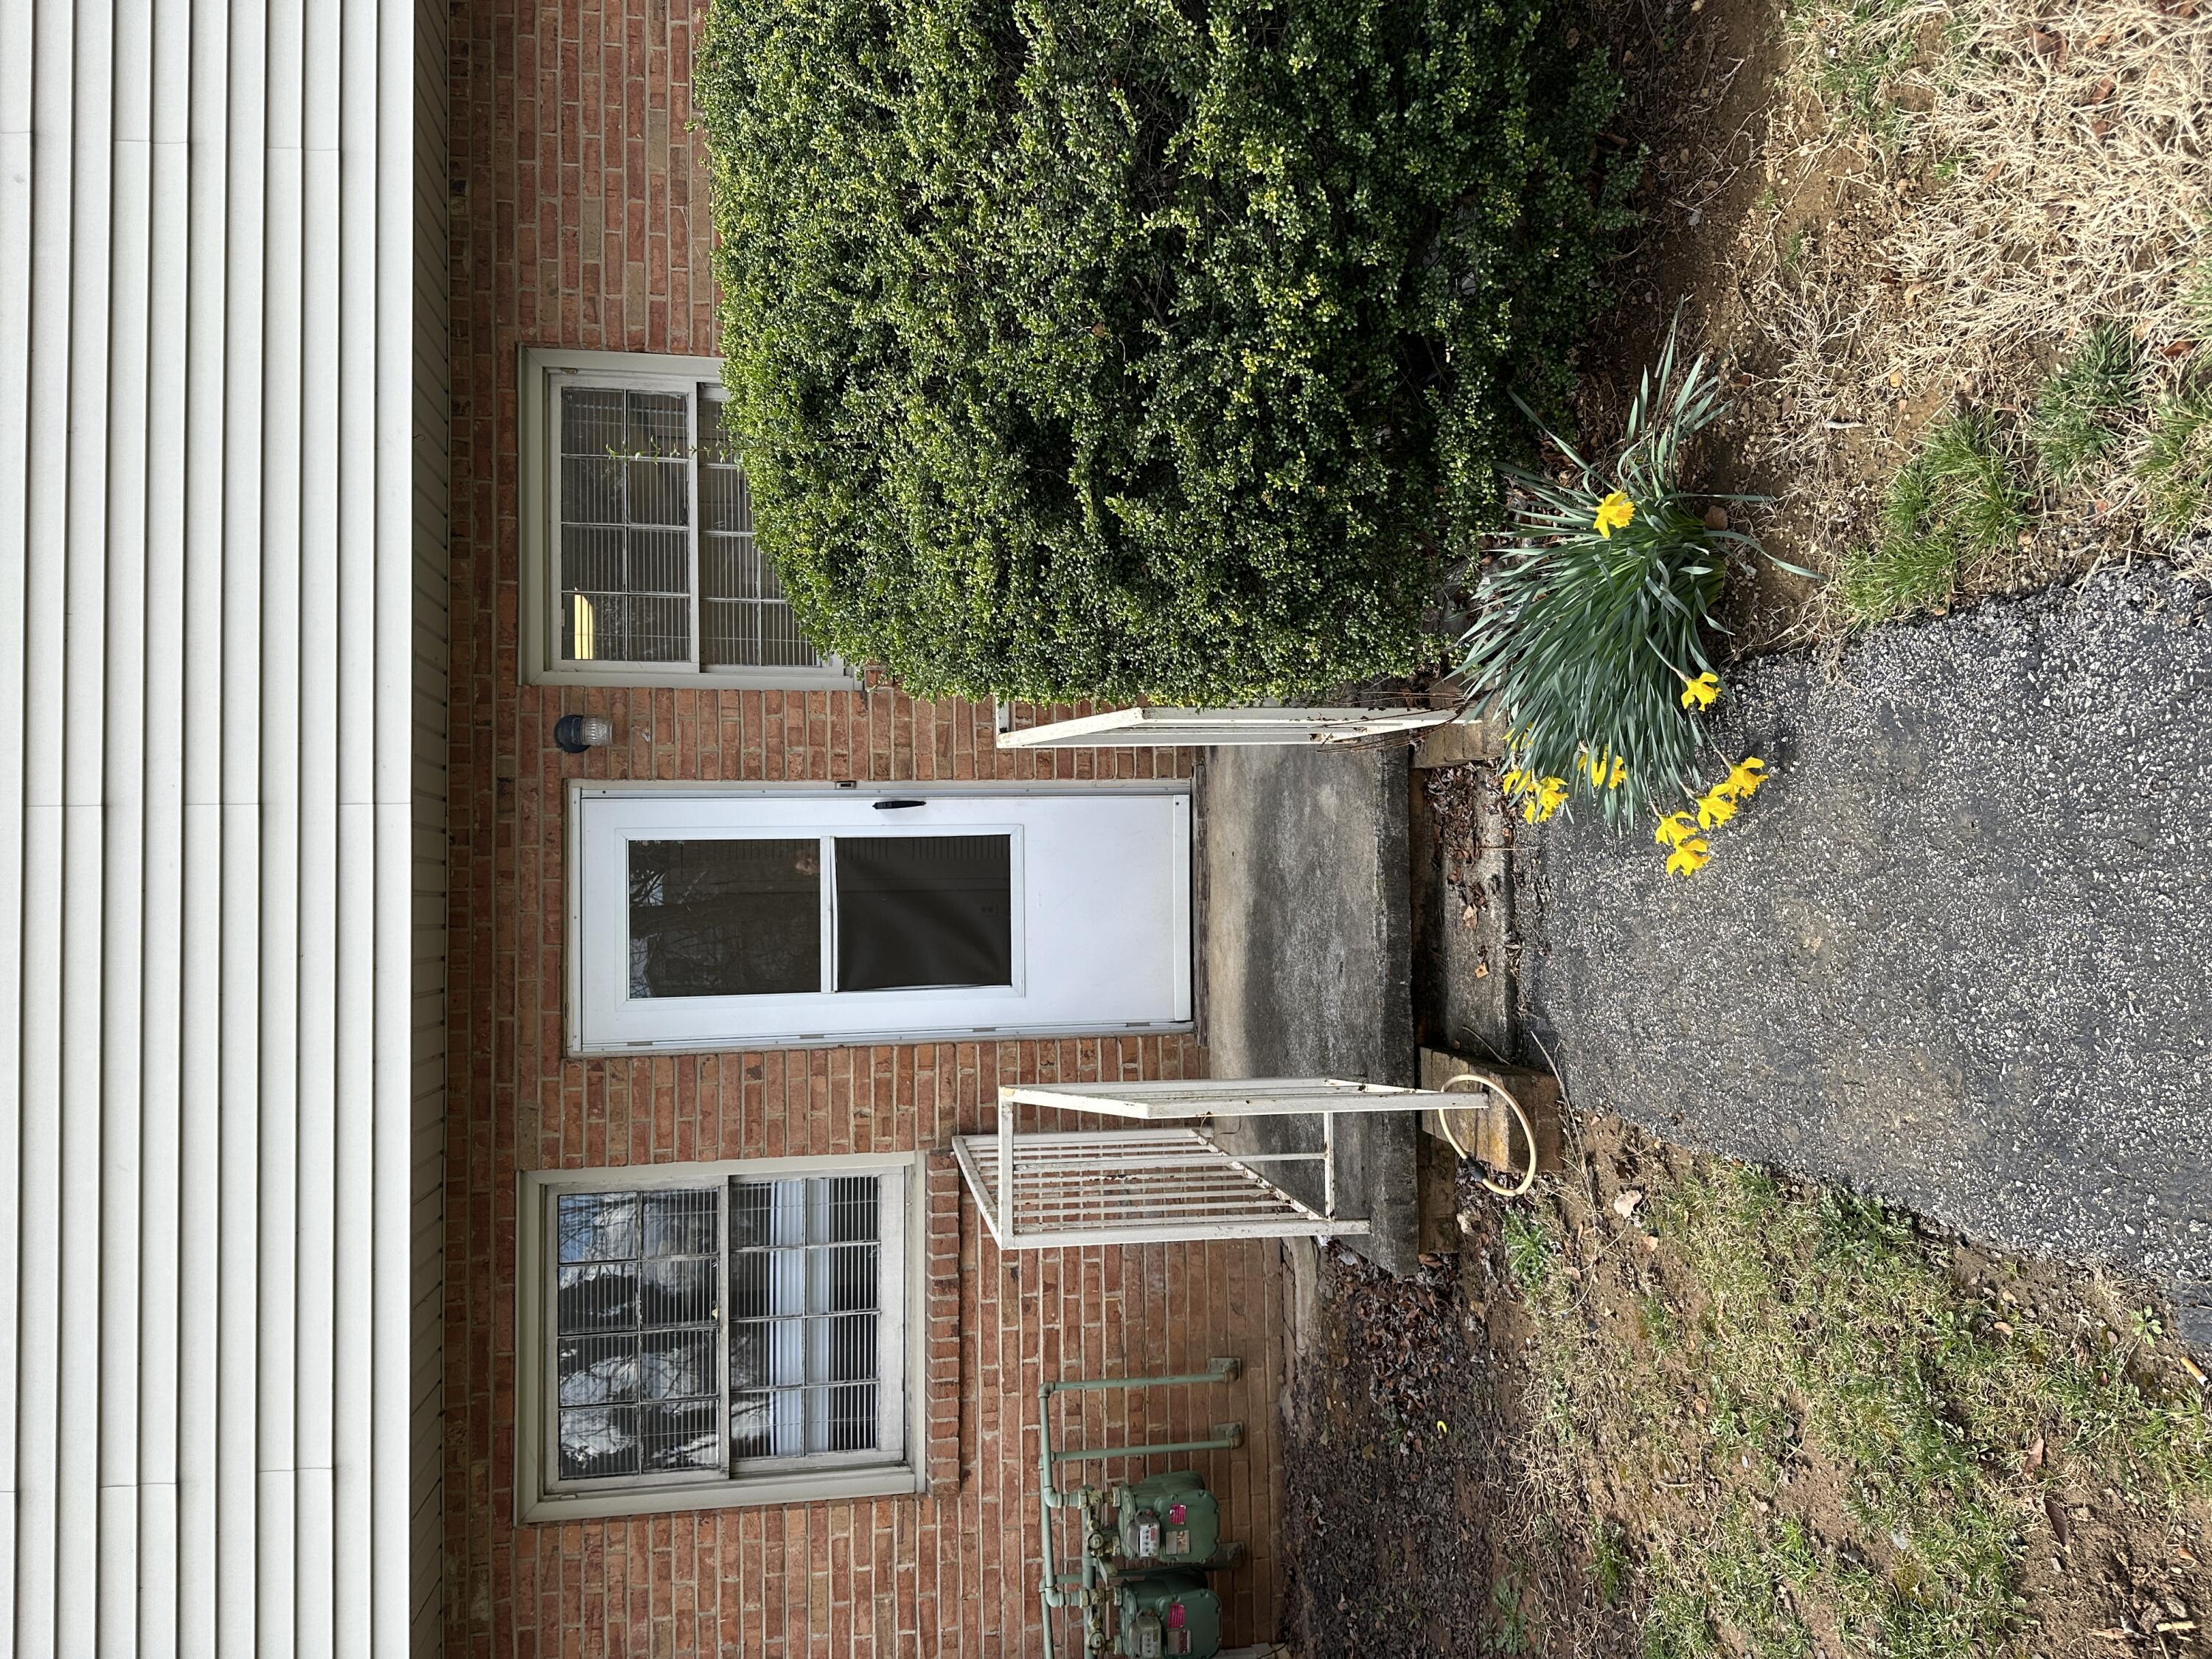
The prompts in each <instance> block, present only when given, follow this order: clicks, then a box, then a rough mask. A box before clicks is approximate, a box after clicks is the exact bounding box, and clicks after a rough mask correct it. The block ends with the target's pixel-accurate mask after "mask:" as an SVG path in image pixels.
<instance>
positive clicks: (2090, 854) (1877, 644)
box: [1516, 566, 2212, 1344]
mask: <svg viewBox="0 0 2212 1659" xmlns="http://www.w3.org/2000/svg"><path fill="white" fill-rule="evenodd" d="M1714 724H1715V728H1716V731H1717V733H1718V735H1719V738H1720V746H1721V750H1722V751H1723V754H1724V755H1725V756H1726V757H1729V758H1734V757H1735V756H1738V755H1741V754H1744V753H1747V752H1748V753H1755V754H1758V755H1761V756H1764V757H1766V760H1767V762H1768V765H1769V768H1770V772H1769V776H1770V778H1771V783H1770V785H1769V787H1766V788H1765V790H1764V791H1763V792H1762V793H1760V794H1759V797H1758V798H1757V799H1756V800H1754V801H1753V802H1752V803H1751V804H1750V805H1748V806H1747V808H1746V809H1745V811H1743V813H1742V814H1741V816H1740V817H1738V818H1737V819H1736V820H1735V823H1731V824H1729V825H1728V826H1727V827H1725V828H1723V829H1717V830H1716V831H1714V832H1713V833H1712V835H1711V837H1710V839H1711V846H1712V854H1713V856H1712V861H1711V864H1710V865H1709V866H1707V867H1706V868H1705V870H1703V871H1702V872H1699V873H1698V874H1697V875H1695V876H1693V877H1690V878H1680V877H1672V878H1670V877H1668V876H1667V875H1666V874H1664V873H1663V868H1662V860H1663V854H1662V852H1661V849H1659V848H1656V847H1655V846H1654V845H1653V844H1652V842H1651V841H1650V836H1649V830H1648V829H1645V830H1643V831H1640V832H1638V833H1636V834H1633V835H1632V836H1627V837H1625V838H1622V839H1619V840H1616V839H1613V837H1611V836H1608V835H1607V833H1606V832H1605V830H1604V829H1603V828H1602V826H1601V824H1599V823H1596V822H1595V820H1594V818H1590V817H1585V818H1583V820H1581V821H1580V822H1575V823H1568V822H1565V821H1560V822H1557V823H1553V825H1549V826H1547V827H1546V828H1545V829H1541V830H1540V831H1534V832H1531V831H1525V830H1524V831H1523V832H1522V839H1521V842H1520V845H1519V847H1518V848H1517V849H1516V886H1517V888H1518V890H1519V891H1518V896H1517V902H1516V911H1517V915H1518V917H1519V920H1520V924H1521V927H1522V935H1523V939H1524V947H1523V951H1522V960H1521V996H1522V1004H1523V1012H1524V1016H1525V1018H1527V1019H1528V1022H1529V1023H1530V1025H1531V1027H1532V1028H1533V1029H1534V1031H1535V1032H1536V1033H1537V1034H1538V1035H1539V1036H1541V1038H1542V1041H1543V1042H1544V1044H1545V1046H1546V1047H1547V1048H1548V1050H1549V1051H1550V1053H1551V1054H1552V1055H1553V1058H1554V1059H1555V1060H1556V1061H1557V1063H1558V1064H1559V1067H1560V1070H1561V1072H1562V1073H1563V1075H1564V1077H1565V1084H1566V1087H1567V1089H1568V1091H1569V1092H1570V1094H1571V1097H1573V1099H1574V1100H1575V1102H1576V1103H1577V1104H1578V1105H1579V1106H1582V1107H1583V1108H1585V1109H1589V1108H1599V1109H1605V1110H1608V1111H1613V1112H1618V1113H1620V1114H1621V1115H1624V1116H1626V1117H1628V1118H1630V1119H1632V1120H1635V1121H1641V1122H1644V1123H1645V1124H1647V1125H1650V1126H1651V1127H1654V1128H1656V1129H1657V1130H1659V1131H1660V1132H1661V1133H1665V1134H1667V1135H1669V1136H1670V1137H1672V1138H1673V1139H1677V1140H1684V1141H1688V1142H1692V1143H1694V1144H1699V1145H1703V1146H1708V1147H1711V1149H1713V1150H1716V1151H1718V1152H1724V1153H1728V1154H1730V1155H1733V1156H1736V1157H1741V1158H1754V1159H1759V1160H1762V1161H1765V1162H1768V1163H1771V1164H1777V1165H1780V1166H1784V1167H1787V1168H1790V1169H1793V1170H1799V1171H1802V1172H1803V1173H1805V1174H1808V1175H1810V1176H1816V1177H1819V1178H1821V1179H1826V1180H1836V1179H1842V1180H1845V1181H1848V1182H1850V1183H1851V1184H1853V1185H1854V1186H1856V1187H1857V1188H1860V1189H1861V1190H1863V1191H1869V1192H1872V1193H1875V1194H1881V1195H1882V1196H1884V1197H1887V1198H1889V1199H1891V1200H1896V1201H1899V1202H1901V1203H1904V1204H1905V1205H1908V1206H1911V1207H1912V1208H1913V1209H1916V1210H1918V1211H1920V1212H1923V1213H1926V1214H1928V1215H1929V1216H1931V1217H1934V1218H1936V1219H1938V1220H1940V1221H1942V1222H1944V1223H1946V1224H1948V1225H1953V1226H1955V1227H1957V1228H1960V1229H1961V1230H1963V1231H1967V1232H1970V1233H1972V1234H1974V1235H1977V1236H1978V1237H1982V1238H1984V1239H1989V1240H1992V1241H1995V1242H1996V1243H2002V1244H2005V1245H2008V1246H2011V1247H2014V1248H2020V1249H2033V1250H2048V1251H2057V1252H2062V1253H2065V1254H2068V1255H2086V1256H2090V1257H2094V1258H2101V1259H2105V1260H2107V1261H2113V1262H2115V1263H2118V1264H2124V1265H2125V1266H2128V1267H2134V1268H2136V1269H2140V1270H2144V1271H2148V1273H2151V1274H2153V1275H2154V1276H2155V1277H2157V1278H2159V1279H2161V1280H2162V1281H2164V1282H2165V1284H2166V1286H2167V1287H2168V1289H2169V1291H2171V1293H2172V1296H2173V1297H2174V1299H2175V1303H2176V1305H2177V1309H2178V1310H2179V1312H2180V1314H2181V1318H2182V1324H2183V1329H2184V1332H2185V1334H2186V1335H2187V1336H2188V1337H2189V1338H2190V1339H2191V1340H2192V1341H2195V1342H2197V1343H2203V1344H2212V1079H2208V1075H2207V1073H2208V1066H2207V1060H2208V1043H2212V931H2208V928H2207V926H2206V916H2207V902H2208V897H2209V896H2212V823H2208V817H2209V816H2212V814H2208V807H2212V589H2208V588H2207V587H2205V586H2200V585H2197V584H2194V583H2191V582H2190V581H2188V580H2184V579H2183V578H2181V577H2179V576H2178V575H2176V574H2173V573H2172V571H2171V570H2170V569H2168V568H2166V567H2164V566H2150V567H2139V568H2136V570H2134V571H2132V572H2107V573H2105V574H2100V575H2099V576H2096V577H2093V578H2092V579H2091V580H2089V581H2087V583H2086V584H2084V585H2083V586H2080V587H2078V588H2070V589H2055V590H2051V591H2050V592H2044V593H2039V594H2037V595H2035V596H2033V597H2031V598H2027V599H2019V600H2008V601H2002V602H1993V603H1988V604H1984V605H1977V606H1974V607H1972V608H1971V609H1968V610H1966V611H1960V612H1959V613H1957V614H1955V615H1953V616H1950V617H1944V618H1940V619H1936V620H1931V621H1927V622H1923V623H1916V624H1906V625H1899V626H1893V627H1888V628H1882V629H1875V630H1873V631H1872V632H1870V633H1869V634H1867V635H1863V637H1862V638H1860V639H1859V640H1857V641H1855V642H1853V643H1852V644H1851V645H1850V646H1849V647H1847V648H1846V649H1844V652H1843V653H1842V654H1841V656H1840V658H1839V659H1838V658H1831V659H1828V660H1826V661H1825V662H1823V661H1820V660H1816V659H1811V658H1808V657H1806V656H1803V655H1793V656H1785V657H1778V658H1773V659H1766V660H1765V661H1762V662H1759V663H1758V664H1756V665H1747V666H1746V667H1745V668H1743V669H1741V670H1740V671H1737V672H1736V673H1735V674H1734V675H1732V676H1730V677H1729V681H1728V688H1727V695H1726V696H1723V699H1722V700H1721V702H1720V703H1719V704H1718V705H1717V706H1716V708H1715V710H1714ZM1713 771H1714V775H1716V776H1717V775H1718V773H1719V766H1718V764H1716V766H1715V767H1714V769H1713ZM1532 853H1533V854H1534V855H1533V856H1531V854H1532Z"/></svg>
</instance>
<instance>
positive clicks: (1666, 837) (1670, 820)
mask: <svg viewBox="0 0 2212 1659" xmlns="http://www.w3.org/2000/svg"><path fill="white" fill-rule="evenodd" d="M1697 833H1698V830H1697V826H1696V825H1695V824H1693V823H1691V822H1690V815H1689V814H1688V813H1687V812H1669V813H1668V815H1667V816H1666V817H1663V818H1662V819H1660V820H1659V825H1658V828H1656V829H1654V830H1652V832H1651V839H1652V840H1654V841H1656V842H1658V843H1659V844H1660V845H1661V846H1662V847H1668V848H1674V847H1680V845H1681V844H1682V843H1683V842H1686V841H1688V840H1690V839H1692V837H1693V836H1696V834H1697Z"/></svg>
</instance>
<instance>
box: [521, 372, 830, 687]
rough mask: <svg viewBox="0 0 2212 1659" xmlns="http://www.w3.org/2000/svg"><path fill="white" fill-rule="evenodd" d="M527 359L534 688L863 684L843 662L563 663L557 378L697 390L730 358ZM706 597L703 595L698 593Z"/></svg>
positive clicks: (524, 638) (530, 673)
mask: <svg viewBox="0 0 2212 1659" xmlns="http://www.w3.org/2000/svg"><path fill="white" fill-rule="evenodd" d="M517 356H519V358H520V366H521V367H520V372H521V386H520V402H519V403H518V404H517V416H518V420H519V425H520V431H519V441H518V442H517V445H516V453H515V463H516V466H515V478H516V483H517V494H516V507H517V510H518V512H519V513H520V519H521V525H520V528H521V540H522V568H521V570H520V605H521V625H520V629H519V630H518V631H519V632H520V635H521V639H520V647H521V648H520V651H519V652H518V653H517V656H518V658H519V659H520V668H521V673H522V682H523V684H526V685H623V686H631V685H635V686H675V687H682V688H685V689H688V690H706V691H712V690H786V691H850V690H856V689H857V688H858V687H859V685H860V682H859V681H858V680H857V679H855V678H854V677H853V675H852V674H851V673H850V672H849V671H847V669H846V668H845V666H844V665H842V663H839V662H836V660H835V659H832V660H830V661H829V662H826V663H824V664H823V665H821V666H819V667H816V668H693V667H690V666H689V665H684V664H680V663H679V664H676V665H663V664H657V663H608V664H605V665H600V666H587V665H583V664H579V663H571V662H563V661H562V660H561V656H560V652H559V650H558V647H556V644H555V641H556V640H557V639H558V638H559V637H560V635H559V629H560V620H559V617H558V616H557V615H556V611H557V602H558V599H559V597H560V595H559V591H558V588H557V586H556V584H555V582H554V580H553V490H554V489H555V488H556V477H557V475H558V471H559V469H558V467H557V465H556V460H555V457H554V453H553V441H554V432H553V422H552V418H551V410H552V407H553V385H554V381H555V379H556V377H563V378H565V377H568V376H571V375H591V376H594V377H610V378H612V379H616V380H620V381H621V382H622V383H623V385H625V386H638V387H641V388H643V389H647V390H651V389H655V388H656V384H657V383H658V384H659V386H660V387H661V388H663V389H667V390H687V389H689V388H691V387H696V386H697V385H698V384H699V383H700V382H701V381H702V380H714V381H719V380H720V379H721V378H722V360H721V359H720V357H682V356H666V355H664V354H661V353H658V352H644V351H568V350H556V349H549V348H545V347H540V346H525V347H523V348H522V349H521V350H520V352H519V353H518V354H517ZM695 597H696V596H695Z"/></svg>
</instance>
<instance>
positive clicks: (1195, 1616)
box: [1037, 1358, 1244, 1659]
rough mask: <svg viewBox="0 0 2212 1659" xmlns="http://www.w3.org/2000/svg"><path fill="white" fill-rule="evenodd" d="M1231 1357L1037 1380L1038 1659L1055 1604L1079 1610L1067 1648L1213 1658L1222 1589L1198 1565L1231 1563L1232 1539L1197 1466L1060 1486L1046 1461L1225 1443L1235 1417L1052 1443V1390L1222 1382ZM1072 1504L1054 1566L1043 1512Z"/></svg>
mask: <svg viewBox="0 0 2212 1659" xmlns="http://www.w3.org/2000/svg"><path fill="white" fill-rule="evenodd" d="M1239 1369H1240V1368H1239V1366H1238V1364H1237V1361H1236V1360H1235V1359H1233V1358H1231V1359H1217V1360H1215V1361H1213V1363H1212V1364H1210V1365H1209V1366H1207V1367H1206V1370H1203V1371H1193V1372H1188V1373H1184V1374H1182V1375H1179V1376H1115V1377H1075V1378H1069V1379H1067V1380H1065V1381H1062V1382H1058V1383H1046V1384H1045V1385H1044V1386H1043V1387H1042V1388H1041V1389H1038V1391H1037V1409H1038V1416H1039V1425H1040V1429H1041V1433H1040V1434H1039V1436H1038V1449H1037V1485H1038V1492H1037V1500H1038V1504H1039V1508H1040V1510H1041V1516H1040V1518H1041V1519H1042V1522H1043V1546H1044V1551H1043V1553H1044V1562H1043V1567H1044V1571H1043V1572H1042V1575H1041V1577H1040V1580H1039V1583H1038V1589H1039V1593H1040V1595H1041V1598H1042V1601H1043V1603H1044V1606H1043V1613H1044V1644H1043V1645H1044V1659H1054V1613H1055V1612H1058V1611H1060V1610H1065V1611H1066V1613H1068V1614H1071V1615H1073V1617H1074V1620H1077V1621H1079V1629H1080V1631H1081V1642H1080V1646H1079V1648H1078V1649H1076V1650H1075V1651H1076V1652H1079V1653H1080V1655H1081V1656H1082V1659H1215V1656H1216V1655H1218V1653H1219V1652H1220V1651H1221V1598H1220V1597H1219V1596H1218V1595H1215V1594H1214V1592H1213V1591H1212V1589H1208V1588H1207V1586H1206V1577H1205V1575H1206V1573H1208V1572H1222V1571H1229V1570H1231V1569H1232V1568H1234V1567H1235V1566H1236V1565H1237V1562H1238V1561H1239V1560H1240V1559H1242V1558H1243V1547H1242V1546H1241V1545H1237V1544H1231V1543H1225V1542H1223V1541H1222V1537H1221V1504H1220V1500H1219V1499H1218V1498H1215V1497H1214V1495H1213V1493H1212V1492H1210V1491H1208V1490H1207V1489H1206V1480H1205V1477H1204V1476H1203V1475H1201V1474H1199V1472H1198V1471H1196V1470H1195V1469H1175V1470H1170V1471H1165V1472H1163V1473H1160V1474H1147V1475H1145V1476H1144V1477H1142V1478H1141V1479H1139V1480H1124V1481H1120V1482H1116V1483H1115V1484H1112V1485H1106V1484H1104V1483H1102V1484H1100V1485H1098V1486H1088V1485H1085V1486H1061V1485H1060V1481H1059V1479H1058V1476H1057V1471H1058V1470H1059V1469H1060V1468H1062V1467H1063V1466H1065V1465H1066V1464H1068V1463H1071V1462H1099V1461H1103V1460H1106V1459H1109V1458H1110V1459H1115V1460H1133V1459H1136V1458H1141V1457H1157V1456H1163V1455H1170V1454H1177V1455H1186V1456H1187V1455H1190V1454H1193V1453H1200V1452H1206V1453H1221V1452H1231V1451H1235V1450H1236V1449H1237V1448H1239V1447H1240V1446H1242V1445H1243V1443H1244V1425H1243V1424H1241V1423H1216V1424H1214V1425H1212V1430H1213V1431H1212V1434H1210V1435H1208V1436H1206V1437H1205V1438H1203V1439H1190V1440H1173V1441H1155V1442H1152V1443H1146V1444H1142V1445H1103V1446H1055V1445H1054V1443H1053V1432H1052V1429H1053V1424H1052V1415H1053V1414H1052V1401H1053V1398H1054V1395H1060V1394H1066V1393H1071V1392H1085V1393H1089V1392H1096V1391H1098V1390H1101V1389H1116V1390H1118V1389H1158V1388H1188V1387H1191V1386H1193V1385H1194V1384H1204V1383H1216V1384H1218V1383H1231V1382H1234V1381H1235V1380H1236V1379H1237V1375H1238V1372H1239ZM1066 1510H1073V1511H1074V1512H1075V1513H1074V1516H1073V1518H1074V1520H1075V1521H1076V1522H1077V1526H1076V1528H1075V1532H1076V1535H1077V1538H1078V1540H1079V1546H1078V1548H1077V1550H1076V1552H1075V1559H1073V1561H1071V1562H1069V1563H1068V1565H1069V1566H1070V1567H1073V1569H1074V1571H1062V1570H1061V1568H1060V1563H1059V1561H1058V1560H1057V1559H1055V1552H1054V1543H1053V1534H1054V1516H1055V1515H1056V1514H1059V1513H1060V1512H1063V1511H1066ZM1240 1651H1241V1650H1240Z"/></svg>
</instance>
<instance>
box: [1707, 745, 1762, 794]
mask: <svg viewBox="0 0 2212 1659" xmlns="http://www.w3.org/2000/svg"><path fill="white" fill-rule="evenodd" d="M1765 771H1766V763H1765V761H1763V760H1761V759H1759V757H1758V756H1756V755H1746V756H1745V757H1743V758H1742V759H1741V760H1740V761H1738V762H1737V763H1735V765H1734V766H1731V767H1730V768H1729V775H1728V778H1727V780H1726V781H1724V782H1722V783H1719V784H1717V785H1715V786H1714V787H1716V788H1717V789H1721V790H1724V791H1725V792H1726V793H1727V794H1728V796H1729V799H1732V800H1749V799H1751V798H1752V797H1753V795H1755V794H1757V793H1759V785H1760V784H1762V783H1765V781H1766V779H1765Z"/></svg>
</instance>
